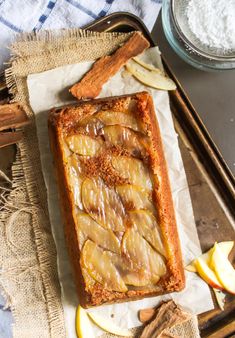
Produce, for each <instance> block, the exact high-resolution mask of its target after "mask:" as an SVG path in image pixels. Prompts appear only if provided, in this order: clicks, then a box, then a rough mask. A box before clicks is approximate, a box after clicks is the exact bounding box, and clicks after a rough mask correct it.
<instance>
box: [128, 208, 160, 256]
mask: <svg viewBox="0 0 235 338" xmlns="http://www.w3.org/2000/svg"><path fill="white" fill-rule="evenodd" d="M129 216H130V219H131V222H132V224H133V227H134V229H135V230H137V231H138V233H139V234H140V235H141V236H142V237H144V238H145V239H146V241H148V242H149V243H150V244H151V245H152V246H153V247H154V249H156V250H157V251H158V252H159V253H160V254H161V255H163V256H166V252H165V248H164V246H163V240H162V237H161V230H160V228H159V226H158V224H157V220H156V218H155V217H154V216H153V214H152V213H151V212H150V211H148V210H135V211H130V212H129Z"/></svg>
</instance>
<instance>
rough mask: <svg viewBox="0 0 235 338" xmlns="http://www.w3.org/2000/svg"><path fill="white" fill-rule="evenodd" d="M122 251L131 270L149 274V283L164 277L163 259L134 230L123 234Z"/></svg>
mask: <svg viewBox="0 0 235 338" xmlns="http://www.w3.org/2000/svg"><path fill="white" fill-rule="evenodd" d="M122 250H123V253H124V254H125V255H126V257H127V258H128V259H129V261H130V267H131V268H137V269H144V270H146V271H147V272H149V274H150V276H151V277H150V280H149V282H150V283H151V282H152V283H156V282H157V281H158V280H159V277H161V276H163V275H165V273H166V265H165V261H164V259H163V258H162V256H161V255H159V254H158V253H157V252H156V251H155V250H154V249H153V248H152V247H151V245H149V243H148V242H147V241H146V240H145V239H144V238H143V237H142V236H140V234H139V233H138V232H137V231H136V230H135V229H133V228H131V229H128V230H127V231H126V233H125V234H124V236H123V240H122Z"/></svg>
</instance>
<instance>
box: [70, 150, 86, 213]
mask: <svg viewBox="0 0 235 338" xmlns="http://www.w3.org/2000/svg"><path fill="white" fill-rule="evenodd" d="M79 171H80V168H79V160H78V159H77V158H76V155H74V154H73V155H71V156H69V157H68V166H67V173H68V176H69V185H70V188H71V190H72V192H73V198H74V203H75V204H76V205H77V206H78V207H79V208H80V209H83V205H82V200H81V186H82V179H81V178H80V176H79Z"/></svg>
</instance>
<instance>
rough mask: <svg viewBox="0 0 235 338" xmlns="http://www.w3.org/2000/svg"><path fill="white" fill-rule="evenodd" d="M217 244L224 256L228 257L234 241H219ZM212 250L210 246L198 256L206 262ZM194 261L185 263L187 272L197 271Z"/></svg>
mask: <svg viewBox="0 0 235 338" xmlns="http://www.w3.org/2000/svg"><path fill="white" fill-rule="evenodd" d="M218 246H219V247H220V249H221V250H222V251H223V253H224V254H225V255H226V257H228V255H229V254H230V252H231V250H232V248H233V246H234V241H225V242H220V243H218ZM212 250H213V248H211V249H210V250H208V251H207V252H205V253H204V254H202V255H201V256H199V257H200V258H202V259H203V260H204V261H205V262H206V263H209V262H210V258H211V255H212ZM194 263H195V259H194V260H193V261H192V262H191V263H190V264H189V265H187V266H186V267H185V270H187V271H189V272H197V269H196V267H195V265H194Z"/></svg>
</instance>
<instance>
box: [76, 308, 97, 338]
mask: <svg viewBox="0 0 235 338" xmlns="http://www.w3.org/2000/svg"><path fill="white" fill-rule="evenodd" d="M75 323H76V324H75V325H76V333H77V336H78V337H79V338H87V337H89V338H95V334H94V331H93V329H92V326H91V322H90V320H89V317H88V315H87V312H86V311H85V310H84V309H83V308H82V307H81V305H78V307H77V311H76V322H75Z"/></svg>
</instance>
